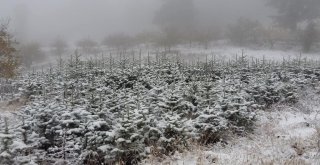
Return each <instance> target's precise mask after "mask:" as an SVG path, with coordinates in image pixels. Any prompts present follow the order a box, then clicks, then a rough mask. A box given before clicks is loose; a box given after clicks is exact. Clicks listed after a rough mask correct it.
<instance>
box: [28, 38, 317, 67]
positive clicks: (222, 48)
mask: <svg viewBox="0 0 320 165" xmlns="http://www.w3.org/2000/svg"><path fill="white" fill-rule="evenodd" d="M73 49H74V50H75V49H76V48H73ZM161 51H163V49H160V48H143V47H142V48H134V49H129V50H126V53H125V54H126V58H128V59H130V60H132V59H133V58H135V60H139V53H140V52H141V58H142V60H143V61H146V58H147V57H148V53H149V57H150V58H153V59H155V54H156V53H157V52H158V53H159V52H161ZM133 52H134V53H133ZM119 53H120V52H119V51H116V50H112V49H106V50H104V51H103V52H101V53H98V54H95V55H93V54H92V55H83V53H81V52H80V55H81V58H82V59H86V60H88V59H93V60H94V59H100V58H102V57H103V58H105V59H108V58H110V55H112V58H119V57H120V56H119ZM121 53H123V52H121ZM48 54H49V53H48ZM72 54H74V52H72V51H71V50H70V51H69V52H68V53H67V55H66V56H64V57H63V59H69V58H70V55H72ZM133 54H134V56H135V57H132V56H133ZM172 54H180V55H181V59H183V60H185V62H187V61H197V60H199V61H205V60H208V61H210V60H212V59H214V58H215V59H217V60H229V59H234V58H235V57H236V56H238V57H240V56H242V55H244V56H246V57H247V58H248V59H266V60H271V61H282V60H283V59H285V60H288V59H295V58H301V59H307V60H313V61H319V62H320V55H319V52H311V53H302V52H301V51H299V48H291V49H288V50H285V49H282V50H281V49H273V50H271V49H267V48H260V49H253V48H248V47H236V46H230V45H228V44H225V43H222V44H221V43H220V44H218V45H214V44H213V45H212V46H211V47H209V48H208V49H203V47H201V46H194V47H188V46H185V45H183V46H177V47H175V48H172ZM171 57H172V58H175V56H174V55H172V56H171ZM58 61H59V57H57V56H54V55H50V56H48V57H47V60H46V61H44V62H42V63H39V64H36V65H34V68H35V69H38V70H41V69H43V68H46V67H49V66H50V65H53V64H55V63H57V62H58Z"/></svg>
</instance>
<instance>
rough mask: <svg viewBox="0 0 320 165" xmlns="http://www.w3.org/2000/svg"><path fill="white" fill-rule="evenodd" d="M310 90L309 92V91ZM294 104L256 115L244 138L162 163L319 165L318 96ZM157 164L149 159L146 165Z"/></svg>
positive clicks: (198, 150)
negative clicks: (247, 134)
mask: <svg viewBox="0 0 320 165" xmlns="http://www.w3.org/2000/svg"><path fill="white" fill-rule="evenodd" d="M311 93H312V92H311ZM301 97H302V98H301V100H300V101H299V103H298V104H297V105H295V106H285V105H278V106H275V107H274V108H273V109H272V110H270V111H260V112H258V114H257V117H258V121H257V129H256V130H255V131H254V133H253V134H251V135H249V136H247V137H242V138H239V137H234V138H233V139H231V140H230V141H229V143H228V144H227V145H225V144H216V145H214V146H213V147H211V148H206V149H203V148H200V147H195V149H194V151H191V152H187V153H181V154H180V153H176V154H175V155H174V156H173V157H170V158H167V159H165V160H164V161H162V163H158V164H163V165H167V164H170V165H194V164H198V165H209V164H219V165H234V164H237V165H248V164H254V165H259V164H261V165H267V164H285V165H305V164H312V165H319V164H320V95H319V94H314V93H313V94H310V93H308V94H307V95H305V96H301ZM150 163H153V164H157V163H155V160H150V161H149V160H148V161H147V162H146V163H145V164H150Z"/></svg>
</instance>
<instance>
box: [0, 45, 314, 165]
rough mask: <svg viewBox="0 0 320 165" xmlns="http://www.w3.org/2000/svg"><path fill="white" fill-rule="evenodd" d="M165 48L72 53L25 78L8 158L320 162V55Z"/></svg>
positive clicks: (12, 118)
mask: <svg viewBox="0 0 320 165" xmlns="http://www.w3.org/2000/svg"><path fill="white" fill-rule="evenodd" d="M148 52H149V53H148ZM155 52H157V51H152V52H151V51H142V53H141V59H140V57H139V55H138V54H137V52H135V53H129V52H127V54H126V55H127V56H124V54H121V55H119V54H118V55H117V56H115V55H113V56H112V57H111V58H110V56H108V55H107V56H106V57H104V56H99V55H98V56H93V55H92V56H83V55H82V56H81V58H79V59H77V57H76V56H73V57H72V58H68V57H66V59H64V61H63V62H62V63H59V62H57V63H56V64H57V65H55V64H52V66H51V67H46V68H44V70H40V71H33V72H31V73H28V74H27V73H26V74H25V75H22V76H21V77H19V78H18V79H17V80H15V81H14V82H15V84H16V85H17V86H19V90H16V92H18V93H14V94H12V95H10V94H8V96H17V97H18V96H23V98H20V99H19V100H17V98H7V99H6V98H4V99H3V100H7V102H5V101H3V102H1V103H0V111H1V113H0V124H1V126H2V128H1V129H0V132H1V133H2V134H1V136H0V139H1V138H2V139H6V140H5V141H12V143H10V144H9V143H8V144H5V143H0V151H1V153H2V155H1V154H0V157H1V156H2V157H3V158H4V157H7V158H10V159H11V158H12V159H14V161H13V162H15V163H17V162H19V163H20V164H36V163H38V164H41V163H47V164H54V163H55V162H60V163H62V162H64V163H68V164H75V163H77V164H103V163H104V164H108V163H109V164H110V163H129V164H130V163H131V164H135V163H137V162H140V163H142V164H173V165H174V164H179V165H180V164H181V165H182V164H184V165H188V164H190V165H191V164H199V165H202V164H203V165H205V164H263V165H264V164H272V163H273V164H319V163H320V161H318V158H319V153H318V151H319V149H320V143H319V140H320V122H318V121H319V120H320V114H319V113H320V108H319V107H320V93H319V89H320V88H319V87H320V83H319V80H320V70H319V63H318V62H317V60H318V59H319V57H317V56H316V54H306V55H303V54H302V55H300V53H298V52H294V51H292V52H285V51H271V50H253V49H242V48H236V47H224V46H222V47H213V48H210V49H208V50H203V49H194V48H193V49H189V48H185V47H181V48H179V47H178V48H177V50H176V53H171V54H167V55H166V54H164V53H159V52H158V53H155ZM106 54H107V53H106ZM148 54H149V55H148ZM149 58H150V59H149ZM305 58H307V59H305ZM148 59H149V60H150V61H149V60H148ZM270 60H273V61H270ZM141 61H143V62H141ZM21 85H22V87H21ZM12 99H13V100H12ZM15 99H16V100H15ZM8 101H10V102H8ZM25 101H28V102H27V104H26V105H25V104H24V102H25ZM5 119H6V120H7V122H5ZM6 124H7V125H8V131H7V132H6V131H5V125H6ZM4 146H6V147H7V146H9V148H7V149H6V148H5V147H4ZM8 160H9V159H8ZM0 164H1V160H0Z"/></svg>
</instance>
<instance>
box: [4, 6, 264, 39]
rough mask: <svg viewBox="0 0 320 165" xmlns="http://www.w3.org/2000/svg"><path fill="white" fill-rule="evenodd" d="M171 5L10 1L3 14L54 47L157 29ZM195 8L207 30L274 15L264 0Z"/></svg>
mask: <svg viewBox="0 0 320 165" xmlns="http://www.w3.org/2000/svg"><path fill="white" fill-rule="evenodd" d="M167 1H168V0H167ZM167 1H165V0H135V1H132V0H92V1H87V0H67V1H66V0H55V1H43V0H28V1H23V0H10V1H6V0H4V1H2V4H1V6H0V15H1V18H2V19H8V18H10V19H11V22H12V24H11V28H12V29H14V32H15V33H17V34H18V35H19V37H20V38H21V39H24V40H31V41H33V40H37V41H41V42H48V40H51V39H53V38H55V37H57V36H63V37H65V38H66V39H68V40H78V39H80V38H82V37H84V36H89V37H92V38H95V39H97V40H101V39H102V38H103V37H104V36H106V35H108V34H111V33H120V32H124V33H130V34H133V33H137V32H141V31H143V30H149V29H152V30H154V29H157V27H156V26H155V24H154V15H155V13H156V12H157V11H158V10H159V9H160V8H161V6H162V5H163V4H164V3H167ZM180 3H181V4H185V3H187V1H181V2H180ZM193 3H194V7H195V11H194V12H195V13H194V14H195V15H196V20H197V21H198V22H199V23H201V24H203V25H212V24H220V23H230V22H232V21H234V20H235V19H237V18H238V17H250V18H253V19H259V20H263V21H265V20H268V15H269V10H268V8H267V7H265V6H264V2H262V1H261V0H242V1H233V0H195V1H194V2H193ZM174 7H177V8H178V7H179V6H174ZM180 7H181V6H180ZM181 14H185V13H181Z"/></svg>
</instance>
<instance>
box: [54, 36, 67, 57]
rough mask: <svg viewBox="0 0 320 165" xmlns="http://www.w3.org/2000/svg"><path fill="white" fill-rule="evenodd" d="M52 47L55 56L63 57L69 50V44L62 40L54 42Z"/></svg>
mask: <svg viewBox="0 0 320 165" xmlns="http://www.w3.org/2000/svg"><path fill="white" fill-rule="evenodd" d="M51 47H52V53H53V54H55V55H58V56H62V55H63V54H64V53H66V51H67V49H68V44H67V42H66V41H65V40H63V39H61V38H57V39H55V40H54V41H53V43H52V45H51Z"/></svg>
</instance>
